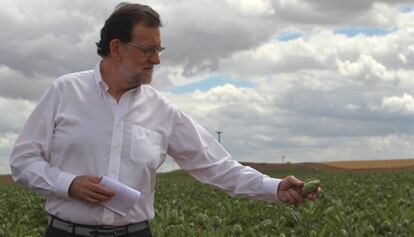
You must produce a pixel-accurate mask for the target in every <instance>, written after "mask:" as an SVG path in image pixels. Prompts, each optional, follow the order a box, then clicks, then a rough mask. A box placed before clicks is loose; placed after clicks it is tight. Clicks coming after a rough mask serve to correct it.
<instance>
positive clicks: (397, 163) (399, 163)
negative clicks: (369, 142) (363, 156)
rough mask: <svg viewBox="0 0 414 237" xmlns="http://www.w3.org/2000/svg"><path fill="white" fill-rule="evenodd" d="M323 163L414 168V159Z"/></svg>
mask: <svg viewBox="0 0 414 237" xmlns="http://www.w3.org/2000/svg"><path fill="white" fill-rule="evenodd" d="M322 164H324V165H327V166H331V167H335V168H340V169H347V170H369V169H407V168H408V169H409V168H414V159H405V160H403V159H400V160H359V161H336V162H325V163H322Z"/></svg>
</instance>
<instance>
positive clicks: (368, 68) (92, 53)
mask: <svg viewBox="0 0 414 237" xmlns="http://www.w3.org/2000/svg"><path fill="white" fill-rule="evenodd" d="M0 3H1V6H2V7H1V8H0V32H2V34H0V173H9V172H10V169H9V164H8V159H9V155H10V152H11V150H12V147H13V144H14V141H15V140H16V138H17V136H18V134H19V132H20V130H21V128H22V126H23V125H24V123H25V121H26V119H27V117H28V116H29V115H30V113H31V111H32V110H33V108H34V107H35V106H36V103H37V101H38V99H39V98H40V96H41V95H42V94H43V93H44V92H45V91H46V89H47V88H48V87H49V86H50V85H51V82H52V81H53V80H55V79H56V78H57V77H59V76H61V75H63V74H66V73H71V72H75V71H83V70H89V69H92V68H93V67H94V66H95V65H96V63H97V62H98V61H99V57H98V56H97V54H96V47H95V42H97V41H98V40H99V30H100V29H101V27H102V26H103V23H104V21H105V19H106V18H107V17H108V16H109V15H110V14H111V12H112V10H113V8H114V7H115V6H116V5H117V4H118V3H119V1H113V0H101V1H99V4H97V2H96V1H82V0H77V1H72V0H42V1H38V0H30V1H29V0H0ZM140 3H144V4H149V5H150V6H152V7H153V8H154V9H155V10H156V11H158V12H159V13H160V15H161V20H162V22H163V27H162V28H161V34H162V44H163V45H164V46H165V47H166V49H167V50H166V52H165V53H164V54H163V55H162V58H161V64H160V65H159V66H157V67H156V71H155V73H154V76H153V86H154V87H156V88H157V89H158V90H160V91H162V93H164V94H165V95H166V96H167V98H169V99H170V100H172V101H173V102H174V103H175V104H177V106H178V107H179V108H181V109H182V110H183V111H184V112H185V113H187V114H189V115H190V116H191V117H192V118H193V119H195V120H196V121H198V122H199V123H200V124H201V125H202V126H204V127H205V128H206V129H207V130H208V131H209V132H211V134H212V135H213V136H217V134H216V131H222V134H221V142H222V144H223V146H224V147H225V148H226V149H227V150H228V151H229V152H230V154H232V156H233V158H234V159H236V160H238V161H254V162H268V163H279V162H282V159H283V158H282V157H284V161H285V162H322V161H336V160H362V159H406V158H413V157H414V123H413V120H414V79H413V77H414V71H413V70H414V67H413V66H414V0H381V1H374V0H348V1H343V0H217V1H211V0H175V1H170V0H152V1H140Z"/></svg>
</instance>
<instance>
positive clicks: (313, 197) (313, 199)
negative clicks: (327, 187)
mask: <svg viewBox="0 0 414 237" xmlns="http://www.w3.org/2000/svg"><path fill="white" fill-rule="evenodd" d="M320 192H322V189H321V188H320V187H319V188H318V191H317V192H316V193H311V194H309V195H308V196H307V197H306V198H307V199H309V200H311V201H315V200H316V199H317V198H318V196H319V193H320Z"/></svg>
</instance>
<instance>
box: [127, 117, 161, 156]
mask: <svg viewBox="0 0 414 237" xmlns="http://www.w3.org/2000/svg"><path fill="white" fill-rule="evenodd" d="M161 141H162V136H161V134H160V133H158V132H155V131H153V130H150V129H146V128H143V127H141V126H138V125H132V139H131V154H130V155H131V159H132V160H133V161H137V162H151V163H157V162H158V161H159V160H160V156H161Z"/></svg>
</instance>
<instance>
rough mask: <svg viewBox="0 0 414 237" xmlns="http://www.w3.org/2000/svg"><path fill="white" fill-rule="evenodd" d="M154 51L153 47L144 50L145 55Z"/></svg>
mask: <svg viewBox="0 0 414 237" xmlns="http://www.w3.org/2000/svg"><path fill="white" fill-rule="evenodd" d="M154 51H155V48H154V47H148V48H146V49H144V53H145V54H152V53H154Z"/></svg>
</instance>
